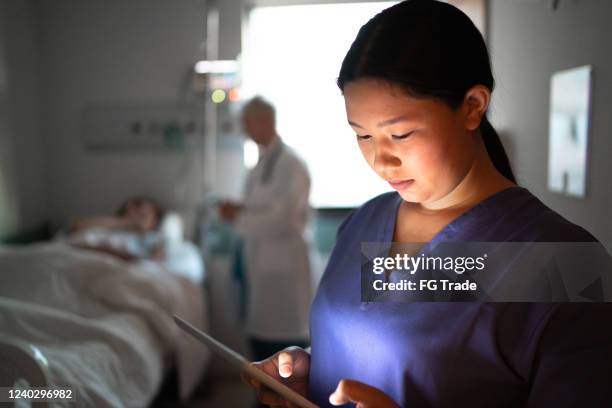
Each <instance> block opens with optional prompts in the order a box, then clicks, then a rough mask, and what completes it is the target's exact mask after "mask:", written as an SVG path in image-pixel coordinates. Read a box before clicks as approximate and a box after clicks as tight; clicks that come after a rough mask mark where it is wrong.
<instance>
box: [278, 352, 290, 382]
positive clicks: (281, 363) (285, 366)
mask: <svg viewBox="0 0 612 408" xmlns="http://www.w3.org/2000/svg"><path fill="white" fill-rule="evenodd" d="M291 374H293V357H291V354H290V353H287V352H285V351H282V352H280V353H279V354H278V375H280V376H281V377H283V378H287V377H290V376H291Z"/></svg>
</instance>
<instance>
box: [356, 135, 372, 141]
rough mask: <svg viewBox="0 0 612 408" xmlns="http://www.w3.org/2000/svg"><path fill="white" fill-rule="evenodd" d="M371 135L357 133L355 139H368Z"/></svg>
mask: <svg viewBox="0 0 612 408" xmlns="http://www.w3.org/2000/svg"><path fill="white" fill-rule="evenodd" d="M371 137H372V136H370V135H363V136H361V135H357V140H368V139H370V138H371Z"/></svg>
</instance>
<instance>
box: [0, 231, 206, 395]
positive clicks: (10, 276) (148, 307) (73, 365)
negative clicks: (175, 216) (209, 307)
mask: <svg viewBox="0 0 612 408" xmlns="http://www.w3.org/2000/svg"><path fill="white" fill-rule="evenodd" d="M173 257H174V258H173ZM194 257H195V258H194ZM198 265H199V268H200V269H199V271H198V270H197V269H198V268H197V266H198ZM203 278H204V273H203V264H202V261H201V259H200V258H199V253H198V251H197V249H196V248H195V247H194V246H193V245H192V244H190V243H188V242H186V241H183V242H175V243H174V247H173V248H172V250H171V253H170V254H168V256H167V258H166V260H165V261H164V262H158V261H151V260H140V261H136V262H125V261H122V260H120V259H118V258H116V257H113V256H111V255H108V254H104V253H100V252H95V251H91V250H85V249H79V248H76V247H74V246H72V245H70V244H69V243H67V242H63V241H61V240H60V241H52V242H46V243H38V244H30V245H24V246H4V247H2V246H0V362H1V363H0V386H2V387H13V386H15V387H21V388H28V387H33V386H42V387H54V386H57V387H71V388H73V389H74V390H75V395H76V398H77V406H85V407H88V406H91V407H94V406H95V407H104V406H106V407H123V406H130V407H131V406H138V407H144V406H147V405H149V404H150V403H151V401H152V400H153V398H154V397H155V395H156V394H157V392H158V390H159V388H160V386H161V384H162V382H163V380H164V377H165V376H166V375H168V374H169V373H170V372H171V371H175V372H176V373H177V374H178V386H179V387H178V388H179V394H180V397H181V398H183V399H186V398H187V397H188V396H189V395H190V393H191V392H192V391H193V389H194V388H195V386H196V385H197V384H198V383H199V380H200V378H201V377H202V375H203V374H204V371H205V370H206V366H207V363H208V360H209V357H210V355H209V353H207V351H206V349H203V348H202V346H201V345H200V344H199V343H198V342H197V341H195V340H193V339H191V338H189V337H188V336H186V335H185V334H184V333H182V332H181V331H180V330H179V329H178V328H177V327H176V325H175V324H174V322H173V320H172V315H173V314H179V315H181V316H183V317H185V318H186V319H188V320H190V321H192V322H196V325H198V326H199V327H200V328H202V329H204V330H206V329H207V313H206V310H205V304H206V302H205V298H204V295H203V285H202V279H203ZM58 405H59V406H62V404H61V403H60V404H58ZM63 405H66V406H67V405H68V404H67V403H65V404H63ZM34 406H37V405H34ZM41 406H44V405H41ZM72 406H74V405H72Z"/></svg>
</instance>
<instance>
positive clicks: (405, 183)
mask: <svg viewBox="0 0 612 408" xmlns="http://www.w3.org/2000/svg"><path fill="white" fill-rule="evenodd" d="M387 182H388V183H389V185H391V187H393V188H394V189H396V190H403V189H405V188H406V187H409V186H410V185H412V183H414V179H407V180H387Z"/></svg>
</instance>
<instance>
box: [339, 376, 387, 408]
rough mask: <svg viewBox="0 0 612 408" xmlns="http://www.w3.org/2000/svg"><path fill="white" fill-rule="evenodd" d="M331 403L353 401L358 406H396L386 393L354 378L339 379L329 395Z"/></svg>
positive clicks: (382, 407) (340, 403) (380, 407)
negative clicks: (334, 389)
mask: <svg viewBox="0 0 612 408" xmlns="http://www.w3.org/2000/svg"><path fill="white" fill-rule="evenodd" d="M329 402H330V403H331V404H332V405H343V404H346V403H347V402H354V403H356V404H357V407H358V408H374V407H376V408H398V405H397V404H396V403H395V402H394V401H393V400H392V399H391V398H389V396H388V395H387V394H385V393H384V392H382V391H381V390H379V389H378V388H374V387H372V386H369V385H367V384H364V383H361V382H359V381H355V380H341V381H340V382H339V383H338V387H336V391H334V392H333V393H332V394H331V395H330V396H329Z"/></svg>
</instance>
